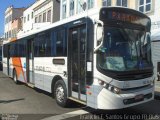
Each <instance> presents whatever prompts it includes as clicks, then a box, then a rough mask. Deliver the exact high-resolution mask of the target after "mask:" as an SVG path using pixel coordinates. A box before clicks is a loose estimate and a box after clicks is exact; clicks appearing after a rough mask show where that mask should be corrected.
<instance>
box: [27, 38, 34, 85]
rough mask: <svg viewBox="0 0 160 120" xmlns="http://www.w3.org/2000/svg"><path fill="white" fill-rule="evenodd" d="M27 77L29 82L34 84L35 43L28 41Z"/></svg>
mask: <svg viewBox="0 0 160 120" xmlns="http://www.w3.org/2000/svg"><path fill="white" fill-rule="evenodd" d="M26 75H27V82H28V83H32V84H34V41H33V39H30V40H28V41H27V56H26Z"/></svg>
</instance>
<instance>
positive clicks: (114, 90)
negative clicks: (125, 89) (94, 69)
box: [98, 80, 121, 94]
mask: <svg viewBox="0 0 160 120" xmlns="http://www.w3.org/2000/svg"><path fill="white" fill-rule="evenodd" d="M98 83H99V85H101V86H102V87H104V88H106V89H107V90H109V91H111V92H113V93H115V94H120V92H121V89H120V88H117V87H115V86H113V85H110V84H108V83H106V82H104V81H102V80H98Z"/></svg>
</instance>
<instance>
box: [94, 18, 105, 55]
mask: <svg viewBox="0 0 160 120" xmlns="http://www.w3.org/2000/svg"><path fill="white" fill-rule="evenodd" d="M96 23H97V29H96V41H97V47H96V48H95V49H94V53H96V52H97V51H98V49H99V48H100V47H101V46H102V45H103V22H101V21H96Z"/></svg>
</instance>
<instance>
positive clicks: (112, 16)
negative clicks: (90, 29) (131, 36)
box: [101, 11, 142, 23]
mask: <svg viewBox="0 0 160 120" xmlns="http://www.w3.org/2000/svg"><path fill="white" fill-rule="evenodd" d="M101 14H102V15H101V16H102V17H103V18H104V19H106V18H107V19H108V20H119V21H124V22H131V23H135V22H136V21H139V20H141V19H142V18H141V17H140V16H136V15H134V14H129V13H124V12H118V11H102V13H101Z"/></svg>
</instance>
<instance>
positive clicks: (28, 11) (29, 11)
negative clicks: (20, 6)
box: [23, 6, 34, 32]
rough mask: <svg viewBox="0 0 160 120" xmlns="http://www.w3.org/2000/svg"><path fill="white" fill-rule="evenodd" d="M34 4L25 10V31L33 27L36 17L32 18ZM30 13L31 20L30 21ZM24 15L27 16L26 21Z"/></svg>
mask: <svg viewBox="0 0 160 120" xmlns="http://www.w3.org/2000/svg"><path fill="white" fill-rule="evenodd" d="M32 12H33V6H31V7H29V8H28V9H26V10H25V11H24V12H23V32H27V31H30V30H32V29H33V23H34V17H33V18H32ZM28 15H29V21H28ZM24 17H26V22H25V23H24Z"/></svg>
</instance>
